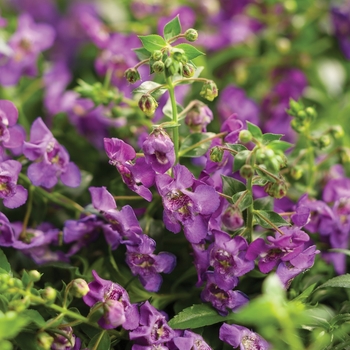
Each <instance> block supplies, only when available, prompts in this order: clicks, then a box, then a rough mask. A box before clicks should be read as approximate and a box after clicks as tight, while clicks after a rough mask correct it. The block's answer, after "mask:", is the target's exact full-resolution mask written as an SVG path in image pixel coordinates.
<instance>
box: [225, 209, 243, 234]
mask: <svg viewBox="0 0 350 350" xmlns="http://www.w3.org/2000/svg"><path fill="white" fill-rule="evenodd" d="M221 221H222V223H223V224H224V225H225V226H226V227H227V228H228V229H229V230H231V231H234V230H237V229H238V228H240V227H242V226H243V224H244V220H243V216H242V212H241V211H240V210H239V208H238V207H237V206H236V205H234V204H232V205H230V206H229V207H228V208H227V209H226V210H225V212H224V213H223V214H222V215H221Z"/></svg>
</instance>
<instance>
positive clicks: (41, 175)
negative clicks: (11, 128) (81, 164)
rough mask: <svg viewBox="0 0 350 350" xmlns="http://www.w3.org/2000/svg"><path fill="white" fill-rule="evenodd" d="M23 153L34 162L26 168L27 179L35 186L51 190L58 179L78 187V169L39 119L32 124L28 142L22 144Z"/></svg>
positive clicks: (79, 176)
mask: <svg viewBox="0 0 350 350" xmlns="http://www.w3.org/2000/svg"><path fill="white" fill-rule="evenodd" d="M23 153H24V155H25V156H26V157H27V158H28V159H29V160H36V162H35V163H32V164H31V165H30V166H29V167H28V177H29V179H30V180H31V181H32V183H33V184H34V185H35V186H43V187H46V188H51V187H53V186H55V185H56V183H57V181H58V179H59V178H60V179H61V181H62V182H63V184H65V185H66V186H69V187H77V186H79V185H80V181H81V175H80V170H79V168H78V167H77V166H76V165H75V164H74V163H73V162H70V161H69V154H68V152H67V150H66V149H65V148H64V147H63V146H61V145H60V144H59V143H58V142H57V140H56V139H55V138H54V137H53V135H52V133H51V131H50V130H49V129H48V128H47V127H46V125H45V124H44V122H43V120H42V119H41V118H40V117H39V118H37V119H36V120H35V121H34V122H33V124H32V127H31V129H30V141H29V142H24V145H23Z"/></svg>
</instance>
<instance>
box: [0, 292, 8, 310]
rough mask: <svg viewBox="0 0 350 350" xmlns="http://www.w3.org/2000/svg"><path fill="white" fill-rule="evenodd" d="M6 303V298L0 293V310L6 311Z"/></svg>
mask: <svg viewBox="0 0 350 350" xmlns="http://www.w3.org/2000/svg"><path fill="white" fill-rule="evenodd" d="M8 303H9V301H8V299H7V298H6V297H5V296H4V295H2V294H0V312H1V311H2V312H6V311H7V308H8Z"/></svg>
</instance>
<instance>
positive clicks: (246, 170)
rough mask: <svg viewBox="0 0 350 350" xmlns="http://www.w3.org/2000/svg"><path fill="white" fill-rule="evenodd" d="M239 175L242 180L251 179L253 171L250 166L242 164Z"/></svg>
mask: <svg viewBox="0 0 350 350" xmlns="http://www.w3.org/2000/svg"><path fill="white" fill-rule="evenodd" d="M239 174H240V175H241V176H242V177H243V178H244V179H251V178H252V177H253V176H254V169H253V168H252V167H251V166H250V165H248V164H244V165H243V166H242V168H241V169H240V170H239Z"/></svg>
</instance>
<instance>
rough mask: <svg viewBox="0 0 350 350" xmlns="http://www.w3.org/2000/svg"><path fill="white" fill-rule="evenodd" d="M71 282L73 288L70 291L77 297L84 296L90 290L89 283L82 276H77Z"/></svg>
mask: <svg viewBox="0 0 350 350" xmlns="http://www.w3.org/2000/svg"><path fill="white" fill-rule="evenodd" d="M70 283H71V288H70V290H69V291H70V293H71V294H72V295H73V296H74V297H76V298H82V297H83V296H85V295H86V294H87V293H89V291H90V288H89V286H88V284H87V283H86V281H85V280H83V279H82V278H76V279H75V280H73V281H72V282H70Z"/></svg>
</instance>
